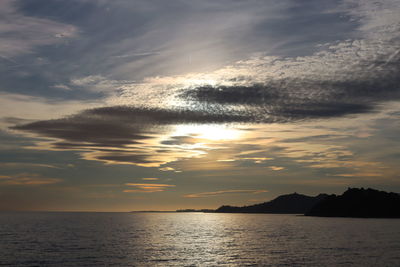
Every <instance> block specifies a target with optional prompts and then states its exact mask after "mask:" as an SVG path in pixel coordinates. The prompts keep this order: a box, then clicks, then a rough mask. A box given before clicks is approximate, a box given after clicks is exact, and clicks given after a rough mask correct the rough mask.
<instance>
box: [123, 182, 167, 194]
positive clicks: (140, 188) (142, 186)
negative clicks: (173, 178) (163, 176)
mask: <svg viewBox="0 0 400 267" xmlns="http://www.w3.org/2000/svg"><path fill="white" fill-rule="evenodd" d="M125 185H127V186H130V187H134V188H135V189H125V190H123V192H125V193H154V192H162V191H165V190H166V189H167V188H170V187H175V185H171V184H148V183H126V184H125Z"/></svg>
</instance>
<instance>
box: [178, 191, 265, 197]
mask: <svg viewBox="0 0 400 267" xmlns="http://www.w3.org/2000/svg"><path fill="white" fill-rule="evenodd" d="M265 192H268V190H221V191H215V192H202V193H194V194H186V195H184V196H183V197H185V198H203V197H213V196H218V195H225V194H260V193H265Z"/></svg>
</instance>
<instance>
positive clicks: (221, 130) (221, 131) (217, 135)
mask: <svg viewBox="0 0 400 267" xmlns="http://www.w3.org/2000/svg"><path fill="white" fill-rule="evenodd" d="M241 135H242V132H241V131H240V130H239V129H235V128H232V127H229V126H227V125H216V124H181V125H176V126H175V129H174V131H173V133H172V136H195V137H196V138H198V139H205V140H210V141H224V140H235V139H239V138H240V137H241Z"/></svg>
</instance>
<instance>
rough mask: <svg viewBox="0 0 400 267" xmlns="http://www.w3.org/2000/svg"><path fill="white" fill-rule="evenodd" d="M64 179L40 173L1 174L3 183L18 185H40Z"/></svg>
mask: <svg viewBox="0 0 400 267" xmlns="http://www.w3.org/2000/svg"><path fill="white" fill-rule="evenodd" d="M61 181H62V180H61V179H58V178H47V177H42V176H41V175H39V174H30V173H21V174H16V175H2V176H0V184H1V185H17V186H40V185H49V184H56V183H60V182H61Z"/></svg>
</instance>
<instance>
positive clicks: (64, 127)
mask: <svg viewBox="0 0 400 267" xmlns="http://www.w3.org/2000/svg"><path fill="white" fill-rule="evenodd" d="M249 119H251V118H247V117H246V116H245V115H240V114H214V113H207V112H200V111H191V110H158V109H141V108H135V107H124V106H115V107H104V108H96V109H89V110H85V111H82V112H80V113H78V114H76V115H72V116H69V117H65V118H61V119H54V120H43V121H36V122H32V123H27V124H21V125H16V126H14V127H11V129H13V130H19V131H24V132H27V133H31V134H35V135H37V136H39V137H44V138H51V139H55V141H50V142H48V143H47V144H46V145H45V146H43V144H39V145H38V146H37V147H35V148H40V146H42V149H54V150H78V151H79V150H80V151H89V152H86V153H83V156H84V158H86V159H91V160H99V161H104V162H106V163H120V164H136V165H139V166H148V167H159V166H160V165H162V164H165V163H167V162H171V161H175V160H177V159H178V158H184V157H193V156H196V155H199V154H201V152H200V151H196V150H195V149H191V148H190V147H185V146H179V145H178V144H179V142H187V140H188V138H189V137H187V138H183V139H182V138H181V137H176V138H173V137H172V139H171V138H168V139H167V140H163V141H162V140H161V141H157V138H158V137H159V136H160V135H162V134H163V133H165V132H167V131H168V127H172V126H173V125H176V124H181V123H224V122H244V121H249ZM193 138H194V137H191V138H190V139H193ZM171 140H174V141H173V142H172V143H171Z"/></svg>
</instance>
